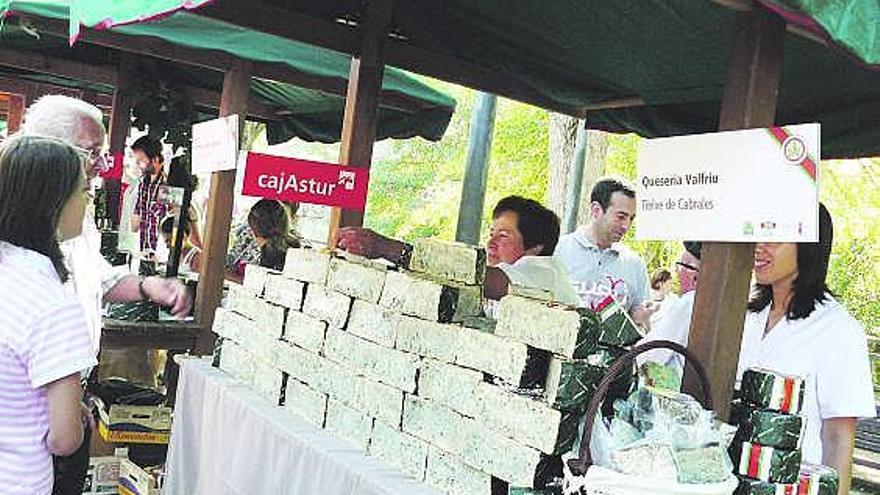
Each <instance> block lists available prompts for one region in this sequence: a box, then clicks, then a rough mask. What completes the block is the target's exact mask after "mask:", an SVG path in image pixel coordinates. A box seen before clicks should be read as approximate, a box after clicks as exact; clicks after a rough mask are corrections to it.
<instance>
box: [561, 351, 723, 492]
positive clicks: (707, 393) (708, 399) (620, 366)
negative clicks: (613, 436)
mask: <svg viewBox="0 0 880 495" xmlns="http://www.w3.org/2000/svg"><path fill="white" fill-rule="evenodd" d="M654 349H670V350H673V351H675V352H677V353H679V354H681V355H682V356H684V358H685V362H687V363H689V364H690V365H691V366H692V367H693V368H694V371H696V372H697V377H698V378H699V380H700V385H701V386H702V388H703V407H705V408H706V409H708V410H712V409H713V407H712V390H711V387H710V385H709V378H708V376H707V375H706V370H705V368H703V365H702V364H700V361H699V360H698V359H697V357H696V355H694V353H693V352H691V351H690V350H688V349H687V348H686V347H684V346H683V345H681V344H677V343H675V342H671V341H668V340H653V341H650V342H646V343H644V344H639V345H637V346H635V347H633V348H632V349H630V350H629V351H627V352H626V354H624V355H622V356H620V357H619V358H617V359H616V360H615V361H614V363H613V364H612V365H611V367H610V368H608V371H607V372H605V376H603V377H602V380H601V381H599V385H598V386H597V387H596V392H595V393H594V394H593V398H592V399H591V400H590V405H589V406H588V407H587V412H586V414H587V419H586V421H585V424H584V433H583V438H582V439H581V449H580V453H579V454H580V455H579V457H578V458H576V459H569V460H568V467H569V469H570V470H571V472H572V474H574V475H575V476H582V475H584V474H586V472H587V468H588V467H590V466H591V465H592V464H593V457H592V455H591V454H590V439H591V437H592V435H593V422H594V421H595V420H596V414H597V413H598V412H599V408H600V407H601V406H602V402H604V401H605V395H607V394H608V390H609V389H610V388H611V384H612V383H614V381H615V380H616V379H617V378H618V376H619V375H620V374H621V372H623V371H625V370H626V368H627V367H629V366H631V365H632V362H633V360H634V359H635V358H636V356H638V355H639V354H642V353H645V352H648V351H651V350H654Z"/></svg>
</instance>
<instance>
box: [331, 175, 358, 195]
mask: <svg viewBox="0 0 880 495" xmlns="http://www.w3.org/2000/svg"><path fill="white" fill-rule="evenodd" d="M355 177H357V175H356V174H355V173H354V172H352V171H349V170H340V171H339V180H337V181H336V183H337V184H339V185H340V186H342V188H343V189H345V190H346V191H354V181H355Z"/></svg>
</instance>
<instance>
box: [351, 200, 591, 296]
mask: <svg viewBox="0 0 880 495" xmlns="http://www.w3.org/2000/svg"><path fill="white" fill-rule="evenodd" d="M492 219H493V220H492V227H491V228H490V229H489V241H488V242H487V243H486V258H487V260H486V261H487V265H488V267H487V269H486V280H485V282H484V289H485V295H486V297H487V298H489V299H491V300H497V299H500V298H501V297H503V296H504V295H506V294H507V292H508V290H509V288H510V285H517V286H521V287H525V288H527V289H537V290H540V291H545V292H547V293H549V295H550V297H552V298H553V299H554V300H556V301H559V302H562V303H565V304H572V305H576V304H577V302H578V297H577V294H575V292H574V288H573V287H572V285H571V282H570V281H569V280H568V277H567V276H566V275H565V271H564V270H563V268H562V266H561V265H560V264H559V262H557V261H556V259H554V258H553V257H552V256H551V254H552V253H553V249H554V248H555V247H556V242H557V241H558V239H559V218H558V217H557V216H556V214H555V213H553V212H552V211H550V210H548V209H547V208H545V207H544V206H542V205H541V204H540V203H538V202H537V201H534V200H531V199H526V198H522V197H519V196H508V197H506V198H504V199H502V200H501V201H499V202H498V204H497V205H496V206H495V209H494V210H493V211H492ZM337 247H339V248H340V249H343V250H346V251H349V252H351V253H354V254H359V255H362V256H366V257H368V258H385V259H387V260H389V261H393V262H400V261H401V260H403V259H405V258H407V257H408V255H409V252H410V250H411V249H412V248H411V246H409V245H408V244H406V243H404V242H401V241H397V240H394V239H389V238H387V237H384V236H381V235H379V234H377V233H375V232H373V231H372V230H369V229H364V228H360V227H346V228H342V229H339V233H338V235H337ZM404 264H405V263H404ZM491 307H492V306H491V305H490V306H489V309H491Z"/></svg>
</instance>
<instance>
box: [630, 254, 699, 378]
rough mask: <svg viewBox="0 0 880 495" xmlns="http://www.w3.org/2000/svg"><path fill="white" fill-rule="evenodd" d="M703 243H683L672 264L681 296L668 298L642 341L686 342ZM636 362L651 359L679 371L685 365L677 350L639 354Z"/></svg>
mask: <svg viewBox="0 0 880 495" xmlns="http://www.w3.org/2000/svg"><path fill="white" fill-rule="evenodd" d="M701 250H702V244H700V243H699V242H685V243H684V251H683V252H682V253H681V257H680V258H679V259H678V261H677V262H676V263H675V268H676V271H678V282H679V287H680V289H679V293H680V294H681V297H679V298H678V299H676V300H674V301H670V303H669V306H668V307H667V308H665V309H664V310H663V312H662V314H661V315H660V318H659V319H658V321H657V323H656V324H655V325H654V326H653V327H652V328H651V331H650V332H648V336H647V337H645V339H644V340H643V341H642V342H648V341H651V340H671V341H672V342H676V343H678V344H681V345H683V346H687V344H688V333H689V332H690V327H691V315H692V314H693V312H694V296H695V295H696V292H697V275H698V274H699V273H700V252H701ZM638 361H639V363H640V364H641V363H643V362H645V361H654V362H658V363H660V364H663V365H667V366H672V367H673V368H675V369H676V370H677V371H678V372H679V373H681V372H682V371H683V368H684V358H682V357H681V356H680V355H679V354H678V353H675V352H672V351H667V350H665V349H658V350H654V351H650V352H647V353H645V354H642V355H641V356H639V358H638Z"/></svg>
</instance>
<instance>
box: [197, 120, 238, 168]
mask: <svg viewBox="0 0 880 495" xmlns="http://www.w3.org/2000/svg"><path fill="white" fill-rule="evenodd" d="M238 119H239V117H238V115H229V116H227V117H220V118H219V119H214V120H208V121H205V122H200V123H198V124H194V125H193V128H192V146H193V150H192V172H193V173H194V174H206V173H211V172H219V171H221V170H235V166H236V164H237V160H238V132H239V126H238Z"/></svg>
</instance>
